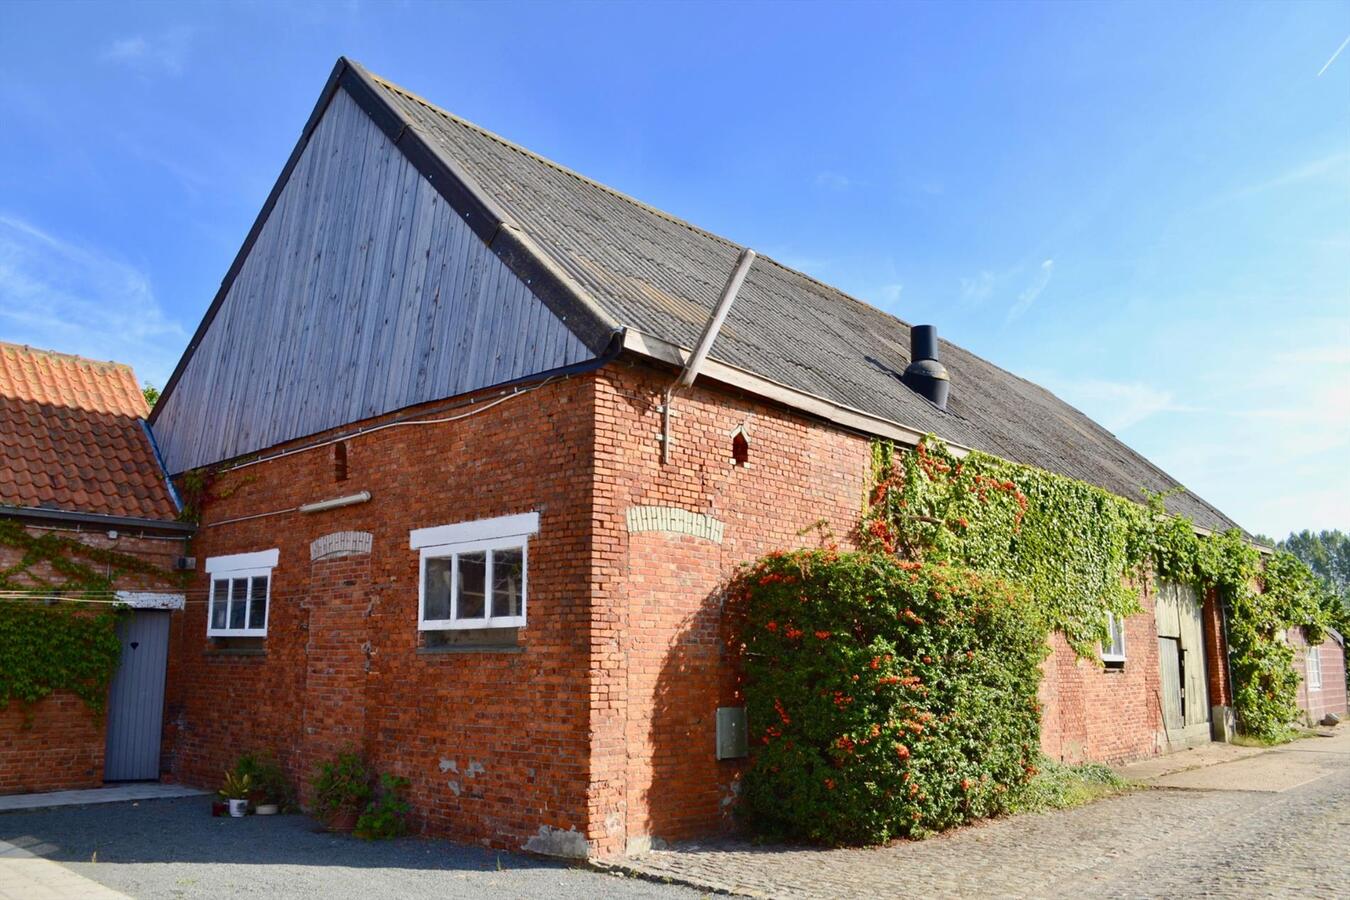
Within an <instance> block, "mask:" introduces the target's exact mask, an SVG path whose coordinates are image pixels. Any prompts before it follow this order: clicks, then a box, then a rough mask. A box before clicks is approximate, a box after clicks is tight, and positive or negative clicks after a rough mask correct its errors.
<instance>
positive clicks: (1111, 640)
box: [1102, 612, 1125, 663]
mask: <svg viewBox="0 0 1350 900" xmlns="http://www.w3.org/2000/svg"><path fill="white" fill-rule="evenodd" d="M1106 632H1107V634H1108V635H1109V637H1108V638H1107V641H1106V643H1104V644H1102V662H1109V663H1123V662H1125V620H1124V619H1122V618H1121V617H1120V616H1118V615H1116V614H1115V613H1110V612H1109V613H1107V614H1106Z"/></svg>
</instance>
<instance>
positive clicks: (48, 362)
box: [0, 342, 192, 794]
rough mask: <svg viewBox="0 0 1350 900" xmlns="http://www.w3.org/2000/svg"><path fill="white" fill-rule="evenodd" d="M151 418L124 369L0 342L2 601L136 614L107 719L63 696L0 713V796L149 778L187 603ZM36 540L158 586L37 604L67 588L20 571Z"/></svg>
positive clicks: (178, 526)
mask: <svg viewBox="0 0 1350 900" xmlns="http://www.w3.org/2000/svg"><path fill="white" fill-rule="evenodd" d="M149 411H150V409H149V406H147V404H146V401H145V397H144V396H143V395H142V393H141V389H140V388H139V387H138V386H137V384H136V377H135V375H134V374H133V373H132V371H131V368H130V367H128V366H125V365H121V364H120V363H111V362H99V361H97V360H92V359H85V358H83V357H79V356H71V355H69V354H65V353H56V352H52V351H48V350H39V349H36V348H33V347H28V346H22V345H18V344H10V343H5V342H0V599H3V600H8V601H9V602H13V603H43V604H47V603H67V604H74V605H75V606H77V607H78V608H81V609H93V608H98V607H100V606H102V605H103V604H112V603H118V604H120V605H123V606H127V607H131V608H132V609H133V612H131V613H129V614H128V615H127V616H126V617H124V621H123V623H122V625H121V634H122V636H123V639H124V650H123V665H122V667H121V668H120V669H119V670H118V672H117V674H116V675H115V676H114V680H113V686H112V690H111V696H110V697H109V701H108V705H107V712H106V714H105V715H99V714H96V713H95V712H93V711H91V710H90V709H89V708H88V707H87V706H86V705H85V704H84V702H83V701H82V700H80V699H79V698H77V697H76V696H75V695H74V694H71V693H69V692H66V691H57V692H55V693H53V694H51V695H49V696H47V697H45V698H43V699H42V700H40V701H38V702H37V703H36V704H34V705H32V706H26V705H25V704H23V703H20V702H11V703H10V704H9V705H8V706H7V707H6V708H4V709H0V794H10V793H25V792H29V791H45V790H58V789H70V788H88V787H97V786H99V785H101V784H102V783H103V782H104V780H105V779H107V780H117V781H121V780H132V779H141V778H147V779H154V778H158V777H159V775H160V761H159V748H160V743H161V739H162V738H161V735H162V728H161V718H160V715H161V710H162V704H163V684H164V672H165V655H166V653H167V649H168V647H167V635H168V619H169V615H170V614H169V612H168V610H169V609H173V608H180V609H181V608H182V605H183V599H184V598H183V595H182V593H181V589H180V588H179V586H178V584H177V582H175V581H174V580H173V578H172V577H171V573H172V572H173V569H174V566H175V563H176V561H177V559H178V558H179V557H180V556H182V555H183V553H184V551H185V548H186V543H187V538H188V536H189V535H190V534H191V532H192V527H191V526H189V525H186V524H184V523H182V522H179V521H178V505H177V502H176V500H175V498H174V493H173V489H172V487H171V485H170V483H169V480H168V476H167V475H166V474H165V472H164V469H163V468H162V467H161V466H160V464H159V460H158V458H157V456H156V453H155V448H154V445H153V442H152V440H151V437H150V432H149V430H148V429H147V428H146V425H145V416H146V415H147V414H148V413H149ZM43 536H49V540H50V539H60V540H68V541H73V542H77V543H78V544H80V545H82V546H85V547H88V548H90V549H91V550H93V551H95V552H104V553H107V552H111V553H116V554H125V555H127V556H129V557H132V558H134V559H136V560H140V561H142V562H145V563H148V564H149V568H150V569H153V570H157V571H163V572H164V576H163V577H161V576H158V575H156V574H153V572H151V571H147V570H143V571H138V572H135V573H129V574H126V575H123V576H120V577H119V578H117V579H116V580H115V583H114V585H113V587H114V588H115V590H114V592H113V593H112V594H106V595H105V594H100V595H98V596H80V597H71V596H68V595H66V594H65V593H57V594H55V595H52V594H51V592H47V591H37V592H36V593H35V590H36V588H37V587H38V586H41V585H44V584H51V583H60V582H62V581H63V578H64V576H63V575H62V574H61V573H59V572H56V571H54V570H53V569H52V563H51V562H50V561H48V560H45V559H41V558H37V559H29V558H28V556H29V553H30V549H31V544H30V543H29V541H30V540H31V539H37V538H41V537H43ZM61 555H62V556H64V555H65V554H61ZM78 561H79V560H78V559H77V562H78ZM94 564H95V565H97V566H99V567H100V568H101V567H103V566H106V565H109V563H108V562H107V558H106V557H104V558H102V561H96V562H95V563H94ZM77 601H79V602H77ZM143 632H144V633H143ZM156 635H162V638H160V639H159V645H158V646H153V644H154V643H155V641H156ZM132 643H135V644H136V646H135V647H132V646H131V644H132ZM156 680H157V683H158V694H156Z"/></svg>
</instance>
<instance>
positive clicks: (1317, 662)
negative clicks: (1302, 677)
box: [1303, 646, 1322, 691]
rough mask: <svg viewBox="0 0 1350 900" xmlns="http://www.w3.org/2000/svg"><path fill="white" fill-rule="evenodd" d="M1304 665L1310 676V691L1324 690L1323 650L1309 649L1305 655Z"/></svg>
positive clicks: (1318, 648) (1314, 647)
mask: <svg viewBox="0 0 1350 900" xmlns="http://www.w3.org/2000/svg"><path fill="white" fill-rule="evenodd" d="M1303 665H1304V669H1305V670H1306V672H1307V675H1308V679H1307V680H1308V690H1310V691H1320V690H1321V689H1322V648H1321V647H1317V646H1310V647H1308V651H1307V653H1306V654H1305V655H1304V659H1303Z"/></svg>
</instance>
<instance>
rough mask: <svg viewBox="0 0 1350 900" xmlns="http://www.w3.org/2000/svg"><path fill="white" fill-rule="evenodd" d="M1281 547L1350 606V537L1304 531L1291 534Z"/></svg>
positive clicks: (1325, 532) (1338, 533) (1327, 532)
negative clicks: (1305, 564)
mask: <svg viewBox="0 0 1350 900" xmlns="http://www.w3.org/2000/svg"><path fill="white" fill-rule="evenodd" d="M1278 546H1279V548H1280V549H1281V550H1288V551H1289V552H1290V553H1292V554H1294V555H1295V556H1297V557H1298V558H1299V559H1301V560H1303V561H1304V562H1305V563H1307V565H1308V568H1310V569H1312V570H1313V574H1315V575H1316V576H1317V577H1318V578H1320V579H1321V580H1322V582H1323V583H1324V584H1325V585H1326V586H1327V587H1328V588H1330V589H1331V590H1332V591H1334V592H1335V593H1336V595H1337V596H1338V597H1340V598H1341V602H1342V603H1346V604H1350V535H1347V534H1346V533H1345V532H1343V531H1339V530H1336V531H1319V532H1312V531H1308V530H1306V529H1305V530H1303V531H1298V532H1294V533H1292V534H1290V535H1289V537H1287V538H1285V539H1284V540H1282V541H1280V543H1279V545H1278Z"/></svg>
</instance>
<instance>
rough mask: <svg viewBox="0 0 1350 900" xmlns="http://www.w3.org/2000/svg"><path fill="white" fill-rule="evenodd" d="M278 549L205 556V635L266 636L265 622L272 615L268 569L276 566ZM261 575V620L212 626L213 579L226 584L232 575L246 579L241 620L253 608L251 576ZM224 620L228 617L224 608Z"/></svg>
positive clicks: (246, 619) (213, 610) (214, 586)
mask: <svg viewBox="0 0 1350 900" xmlns="http://www.w3.org/2000/svg"><path fill="white" fill-rule="evenodd" d="M280 556H281V552H280V551H279V550H277V549H275V548H274V549H271V550H258V551H255V552H253V553H235V554H231V555H229V556H209V557H207V559H206V566H205V569H206V578H207V582H208V583H209V585H210V588H209V590H208V592H207V604H206V636H207V637H267V623H268V621H269V620H270V619H271V617H272V570H273V569H275V568H276V566H277V560H278V559H279V558H280ZM259 577H265V578H266V579H267V594H266V598H265V599H266V603H267V608H266V609H265V610H264V612H263V624H262V627H261V628H248V627H244V628H213V627H212V626H211V622H212V620H213V618H214V616H213V613H214V612H215V608H216V599H217V598H216V582H217V581H224V582H226V583H227V584H229V585H233V584H234V580H235V579H236V578H244V579H247V583H248V585H249V589H248V590H249V597H248V601H247V602H246V603H245V604H244V623H245V625H246V626H247V623H248V621H249V618H250V613H252V611H253V579H254V578H259ZM225 602H226V603H227V604H228V603H229V602H230V597H229V596H228V594H227V596H226V597H225ZM226 621H227V622H228V621H229V617H228V609H227V613H226Z"/></svg>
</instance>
